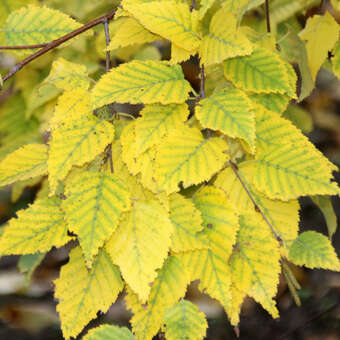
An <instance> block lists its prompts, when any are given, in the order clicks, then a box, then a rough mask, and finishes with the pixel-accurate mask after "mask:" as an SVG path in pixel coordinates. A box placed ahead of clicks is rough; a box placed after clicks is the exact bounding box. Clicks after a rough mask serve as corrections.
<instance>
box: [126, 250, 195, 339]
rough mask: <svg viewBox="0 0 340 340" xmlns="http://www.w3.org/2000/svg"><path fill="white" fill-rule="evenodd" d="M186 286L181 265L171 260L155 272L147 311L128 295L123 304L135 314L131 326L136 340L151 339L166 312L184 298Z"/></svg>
mask: <svg viewBox="0 0 340 340" xmlns="http://www.w3.org/2000/svg"><path fill="white" fill-rule="evenodd" d="M189 282H190V278H189V276H188V274H187V272H186V269H185V267H184V266H183V263H182V261H181V260H180V259H179V258H177V257H176V256H170V257H169V258H168V259H167V260H166V261H165V263H164V265H163V267H162V268H161V269H160V270H159V272H158V276H157V279H156V280H155V282H154V283H153V285H152V288H151V292H150V296H149V298H148V303H147V306H146V308H143V306H142V305H141V304H140V302H139V301H138V299H137V296H136V295H135V294H134V293H133V292H131V291H128V295H127V298H126V302H127V306H128V308H130V309H131V310H132V311H133V314H134V315H133V317H132V319H131V321H130V322H131V324H132V330H133V332H134V334H135V336H136V340H152V339H153V337H154V336H155V335H156V334H157V332H158V330H159V329H160V328H161V326H162V324H163V322H164V321H163V318H164V315H165V312H166V309H167V308H169V307H172V306H173V305H174V304H175V303H176V302H177V301H178V300H179V299H180V298H183V297H184V295H185V292H186V289H187V285H188V284H189Z"/></svg>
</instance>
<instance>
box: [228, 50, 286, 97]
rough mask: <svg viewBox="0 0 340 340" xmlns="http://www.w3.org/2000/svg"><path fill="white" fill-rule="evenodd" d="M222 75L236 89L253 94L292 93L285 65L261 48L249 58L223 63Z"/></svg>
mask: <svg viewBox="0 0 340 340" xmlns="http://www.w3.org/2000/svg"><path fill="white" fill-rule="evenodd" d="M223 65H224V75H225V77H226V78H227V79H228V80H230V81H231V82H232V83H233V84H234V85H235V86H236V87H239V88H241V89H243V90H246V91H252V92H255V93H271V92H273V93H281V94H284V93H289V92H291V91H292V88H291V84H290V82H289V77H288V73H287V69H286V65H285V64H284V63H283V61H282V60H281V59H280V58H279V56H278V55H277V54H275V53H273V52H270V51H269V50H266V49H264V48H262V47H257V48H256V49H254V51H253V53H252V54H251V55H249V56H244V57H236V58H232V59H228V60H226V61H225V62H224V64H223Z"/></svg>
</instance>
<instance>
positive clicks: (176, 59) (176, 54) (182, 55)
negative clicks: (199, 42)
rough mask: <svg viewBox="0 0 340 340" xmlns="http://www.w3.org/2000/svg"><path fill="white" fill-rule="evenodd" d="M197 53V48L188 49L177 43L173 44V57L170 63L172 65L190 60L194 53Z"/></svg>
mask: <svg viewBox="0 0 340 340" xmlns="http://www.w3.org/2000/svg"><path fill="white" fill-rule="evenodd" d="M196 53H197V49H195V50H191V51H187V50H185V49H184V48H182V47H179V46H177V45H176V44H175V43H172V44H171V59H170V63H171V64H172V65H174V64H179V63H182V62H183V61H186V60H188V59H189V58H190V57H191V56H192V55H195V54H196Z"/></svg>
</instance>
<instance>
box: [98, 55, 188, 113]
mask: <svg viewBox="0 0 340 340" xmlns="http://www.w3.org/2000/svg"><path fill="white" fill-rule="evenodd" d="M190 90H191V86H190V84H189V83H188V82H187V81H186V80H185V79H184V74H183V72H182V69H181V67H180V65H173V66H171V65H169V64H168V62H166V61H139V60H134V61H131V62H129V63H126V64H122V65H120V66H118V67H116V68H114V69H112V70H111V71H110V72H109V73H106V74H105V75H104V76H103V77H102V78H101V79H100V80H99V81H98V83H97V84H96V86H95V87H94V89H93V92H92V100H93V105H94V108H97V107H100V106H103V105H105V104H110V103H112V102H114V101H116V102H119V103H131V104H138V103H144V104H155V103H161V104H171V103H175V104H181V103H184V102H185V100H186V99H187V98H188V93H189V91H190Z"/></svg>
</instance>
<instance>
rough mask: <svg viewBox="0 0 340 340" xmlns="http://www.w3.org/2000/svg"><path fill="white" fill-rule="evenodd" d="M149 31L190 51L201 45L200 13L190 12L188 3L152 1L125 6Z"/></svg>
mask: <svg viewBox="0 0 340 340" xmlns="http://www.w3.org/2000/svg"><path fill="white" fill-rule="evenodd" d="M124 8H125V9H127V10H128V11H129V12H130V13H131V14H132V15H133V16H134V17H135V18H136V19H137V20H138V21H139V22H140V23H141V24H142V25H143V26H144V27H146V28H147V29H148V30H149V31H151V32H153V33H155V34H158V35H160V36H162V37H163V38H165V39H168V40H170V41H171V42H173V43H175V44H176V45H177V46H179V47H182V48H184V49H186V50H188V51H192V50H195V49H196V48H197V47H198V45H199V43H200V36H199V34H198V15H197V14H198V12H197V11H192V12H190V10H189V6H188V4H186V3H181V2H175V1H152V2H148V3H142V4H127V5H125V6H124Z"/></svg>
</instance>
